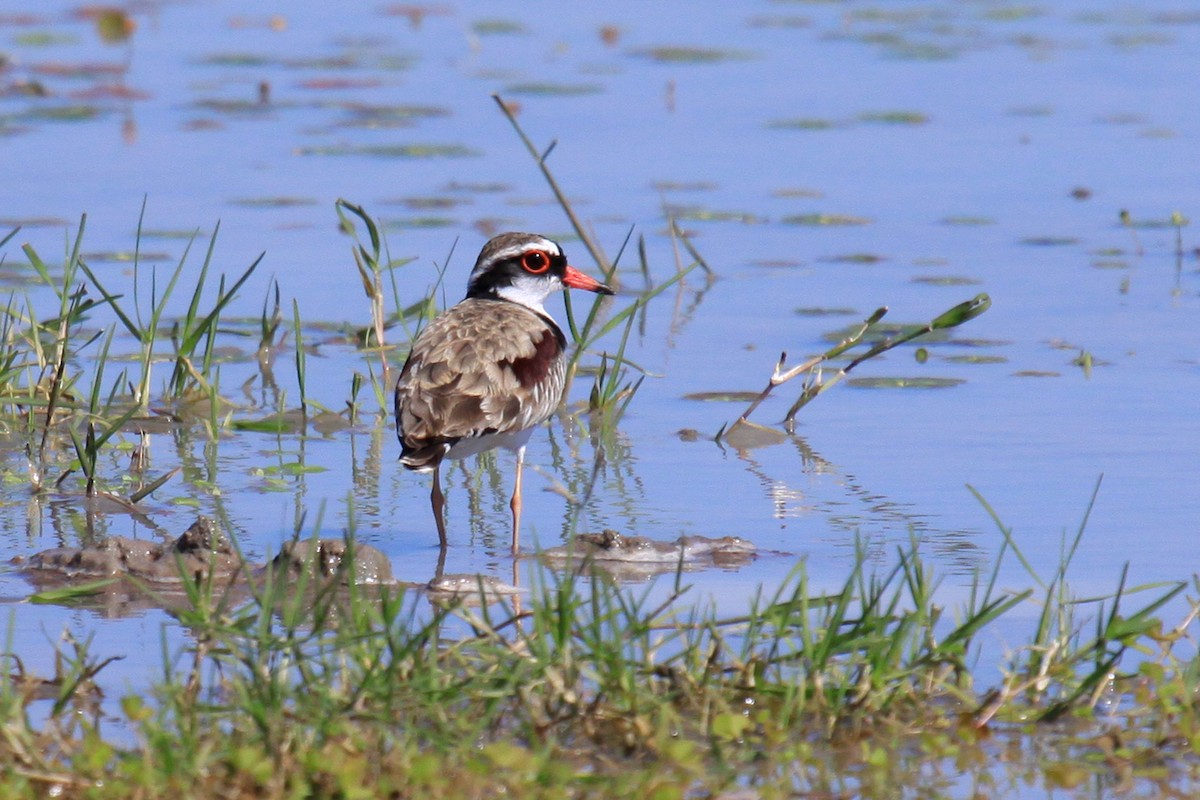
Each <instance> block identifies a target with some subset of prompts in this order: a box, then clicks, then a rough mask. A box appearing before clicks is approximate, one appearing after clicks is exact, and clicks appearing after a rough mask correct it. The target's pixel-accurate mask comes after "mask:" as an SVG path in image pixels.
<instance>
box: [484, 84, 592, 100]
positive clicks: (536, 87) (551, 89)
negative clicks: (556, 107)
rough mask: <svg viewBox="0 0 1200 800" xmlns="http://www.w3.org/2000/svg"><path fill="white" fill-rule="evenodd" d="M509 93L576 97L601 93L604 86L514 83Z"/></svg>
mask: <svg viewBox="0 0 1200 800" xmlns="http://www.w3.org/2000/svg"><path fill="white" fill-rule="evenodd" d="M506 91H507V92H508V93H509V94H528V95H540V96H542V97H575V96H579V95H587V94H599V93H601V92H603V91H604V87H603V86H601V85H600V84H598V83H514V84H512V85H511V86H509V87H508V88H507V90H506Z"/></svg>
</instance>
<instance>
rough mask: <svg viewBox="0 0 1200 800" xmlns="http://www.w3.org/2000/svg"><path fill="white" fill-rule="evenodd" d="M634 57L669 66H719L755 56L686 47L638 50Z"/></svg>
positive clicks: (707, 48) (729, 51)
mask: <svg viewBox="0 0 1200 800" xmlns="http://www.w3.org/2000/svg"><path fill="white" fill-rule="evenodd" d="M634 55H637V56H642V57H644V58H649V59H651V60H653V61H658V62H660V63H668V64H718V63H720V62H722V61H745V60H747V59H749V58H753V54H751V53H747V52H745V51H741V50H719V49H716V48H710V47H686V46H675V47H672V46H666V47H650V48H647V49H644V50H637V51H635V52H634Z"/></svg>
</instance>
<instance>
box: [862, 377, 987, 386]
mask: <svg viewBox="0 0 1200 800" xmlns="http://www.w3.org/2000/svg"><path fill="white" fill-rule="evenodd" d="M846 383H847V384H848V385H850V386H856V387H858V388H859V389H948V388H950V387H951V386H958V385H959V384H962V383H966V381H965V380H963V379H962V378H933V377H917V376H914V377H908V378H905V377H892V378H879V377H876V378H850V379H849V380H847V381H846Z"/></svg>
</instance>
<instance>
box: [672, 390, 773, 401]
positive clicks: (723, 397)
mask: <svg viewBox="0 0 1200 800" xmlns="http://www.w3.org/2000/svg"><path fill="white" fill-rule="evenodd" d="M756 397H758V392H739V391H730V392H692V393H690V394H685V395H684V396H683V399H684V400H701V401H703V402H706V403H745V402H746V401H748V400H753V399H754V398H756Z"/></svg>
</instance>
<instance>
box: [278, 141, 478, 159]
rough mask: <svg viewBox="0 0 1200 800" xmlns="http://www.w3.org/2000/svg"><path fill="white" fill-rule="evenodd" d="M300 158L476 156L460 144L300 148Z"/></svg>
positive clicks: (342, 145)
mask: <svg viewBox="0 0 1200 800" xmlns="http://www.w3.org/2000/svg"><path fill="white" fill-rule="evenodd" d="M297 152H299V154H300V155H302V156H370V157H372V158H466V157H468V156H478V155H479V153H478V152H477V151H475V150H472V149H470V148H469V147H466V146H465V145H461V144H393V145H350V144H340V145H338V144H334V145H323V146H321V145H318V146H314V147H301V148H300V149H299V150H298V151H297Z"/></svg>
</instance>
